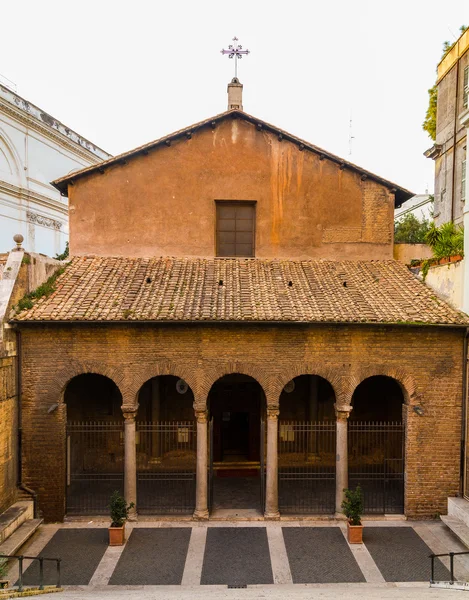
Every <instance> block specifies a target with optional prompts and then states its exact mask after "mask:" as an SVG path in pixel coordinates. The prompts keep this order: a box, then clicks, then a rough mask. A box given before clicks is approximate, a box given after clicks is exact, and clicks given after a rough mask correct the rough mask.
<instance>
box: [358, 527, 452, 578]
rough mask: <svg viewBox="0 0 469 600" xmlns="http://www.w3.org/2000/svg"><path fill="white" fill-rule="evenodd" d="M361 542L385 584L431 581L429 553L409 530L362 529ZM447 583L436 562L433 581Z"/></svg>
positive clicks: (446, 574)
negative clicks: (444, 581) (386, 582)
mask: <svg viewBox="0 0 469 600" xmlns="http://www.w3.org/2000/svg"><path fill="white" fill-rule="evenodd" d="M363 541H364V543H365V545H366V547H367V548H368V551H369V552H370V554H371V556H372V557H373V560H374V561H375V563H376V565H377V566H378V569H379V570H380V571H381V573H382V575H383V577H384V579H385V580H386V581H430V559H429V558H428V557H429V555H430V554H432V551H431V550H430V548H429V547H428V546H427V544H426V543H425V542H424V541H423V540H422V538H421V537H420V536H419V535H418V534H417V533H416V532H415V531H414V530H413V529H412V527H401V528H396V527H365V528H364V529H363ZM448 579H449V571H448V569H447V568H446V567H445V566H444V565H443V563H442V562H441V561H440V560H439V559H437V560H436V561H435V580H438V581H442V580H448Z"/></svg>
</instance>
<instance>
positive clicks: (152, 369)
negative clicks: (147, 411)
mask: <svg viewBox="0 0 469 600" xmlns="http://www.w3.org/2000/svg"><path fill="white" fill-rule="evenodd" d="M161 375H172V376H174V377H179V378H180V379H184V381H185V382H186V383H187V384H188V386H189V387H190V388H191V390H192V393H193V394H194V398H195V397H196V390H197V380H196V375H195V369H194V368H193V367H191V366H188V365H187V363H178V362H173V361H169V360H157V361H154V362H152V363H151V364H150V365H146V366H145V368H143V369H141V370H140V371H137V372H136V373H135V374H134V375H133V376H132V379H131V381H130V382H129V385H128V386H127V390H128V395H127V401H128V402H133V403H134V404H135V406H136V405H137V404H138V394H139V392H140V390H141V388H142V386H143V384H145V383H146V382H147V381H149V380H150V379H153V378H154V377H160V376H161Z"/></svg>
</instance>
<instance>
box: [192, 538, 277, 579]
mask: <svg viewBox="0 0 469 600" xmlns="http://www.w3.org/2000/svg"><path fill="white" fill-rule="evenodd" d="M273 582H274V579H273V575H272V566H271V564H270V554H269V544H268V542H267V531H266V529H265V527H209V528H208V530H207V543H206V546H205V554H204V563H203V567H202V578H201V582H200V583H201V584H202V585H207V584H212V585H216V584H219V585H244V584H247V585H252V584H261V583H264V584H265V583H273Z"/></svg>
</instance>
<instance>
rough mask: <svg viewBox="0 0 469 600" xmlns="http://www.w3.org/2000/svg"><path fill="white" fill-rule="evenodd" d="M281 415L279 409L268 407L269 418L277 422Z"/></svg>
mask: <svg viewBox="0 0 469 600" xmlns="http://www.w3.org/2000/svg"><path fill="white" fill-rule="evenodd" d="M279 414H280V410H279V409H278V408H277V407H269V406H268V407H267V418H268V419H272V420H277V419H278V416H279Z"/></svg>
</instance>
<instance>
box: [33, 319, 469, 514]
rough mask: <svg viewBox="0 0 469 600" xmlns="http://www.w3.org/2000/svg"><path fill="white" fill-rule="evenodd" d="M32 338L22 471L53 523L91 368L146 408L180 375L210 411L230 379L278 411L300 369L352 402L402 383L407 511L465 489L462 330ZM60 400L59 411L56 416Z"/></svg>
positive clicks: (167, 331)
mask: <svg viewBox="0 0 469 600" xmlns="http://www.w3.org/2000/svg"><path fill="white" fill-rule="evenodd" d="M22 332H23V333H22V340H23V345H22V347H23V356H22V358H23V398H22V402H23V431H24V446H23V448H24V456H23V469H24V472H23V475H24V481H25V483H26V484H27V485H29V486H30V487H32V488H33V489H34V490H36V491H37V492H38V494H39V505H40V508H41V510H43V511H44V515H45V518H46V519H47V520H49V521H54V520H61V519H63V517H64V513H65V494H64V492H65V423H66V419H67V415H66V406H65V405H64V404H63V392H64V389H65V387H66V384H67V382H68V381H69V380H70V379H71V378H73V377H74V376H76V375H78V374H80V373H83V372H94V373H99V374H102V375H106V376H108V377H110V378H111V379H112V380H113V381H114V382H115V383H116V384H117V386H118V387H119V389H120V391H121V393H122V397H123V403H125V404H126V405H129V404H130V405H132V404H135V403H136V399H137V396H138V391H139V389H140V387H141V386H142V385H143V383H144V382H145V381H147V380H148V379H150V378H151V377H154V376H157V375H164V374H170V375H175V376H177V377H182V378H183V379H185V380H186V381H187V382H188V384H189V385H190V387H191V389H192V391H193V393H194V402H195V405H196V407H197V409H198V410H204V409H205V406H206V400H207V396H208V393H209V391H210V388H211V386H212V384H213V383H214V382H215V381H216V380H217V379H218V378H219V377H221V376H223V375H225V374H228V373H232V372H241V373H243V374H246V375H250V376H253V377H255V378H256V379H257V381H259V383H260V384H261V385H262V387H263V389H264V392H265V395H266V399H267V402H268V403H269V405H271V406H275V404H277V405H278V401H279V398H280V394H281V391H282V389H283V386H284V385H285V383H287V382H288V381H289V380H290V379H292V378H293V377H295V376H297V375H301V374H317V375H320V376H322V377H324V378H325V379H327V380H328V381H329V382H330V383H331V385H332V386H333V388H334V390H335V395H336V402H337V403H339V404H347V403H349V402H350V401H351V398H352V394H353V391H354V389H355V388H356V386H357V385H358V384H359V383H360V382H361V381H362V380H363V379H365V378H366V377H369V376H372V375H388V376H392V377H394V378H396V379H397V380H398V381H399V382H400V384H401V386H402V387H403V389H404V394H405V397H406V406H405V409H404V419H405V423H406V492H405V511H406V514H407V515H408V516H411V517H422V518H423V517H429V516H432V515H434V514H436V513H437V512H441V513H444V512H446V499H447V497H448V496H454V495H456V494H457V493H458V490H459V460H460V434H461V401H462V356H463V337H464V332H463V331H462V330H456V329H443V328H430V327H427V328H423V327H400V328H399V327H378V326H376V327H370V326H355V327H353V326H350V327H341V326H326V325H323V326H319V325H318V326H308V325H305V326H289V325H285V326H257V325H244V326H242V325H235V324H233V325H231V326H230V325H223V326H222V325H219V326H215V325H213V326H212V325H208V324H206V325H203V324H200V325H198V326H196V325H185V326H183V325H181V326H176V325H175V326H159V327H156V326H155V327H150V326H144V325H142V326H132V327H129V326H115V327H109V326H105V325H103V326H96V327H88V326H75V327H74V326H70V327H68V328H66V327H63V326H59V325H57V326H50V327H46V326H44V327H42V326H41V327H34V328H32V327H31V328H27V327H24V328H22ZM376 402H380V398H376ZM55 403H58V404H59V408H58V409H57V410H55V411H53V412H51V413H49V412H48V409H49V408H50V406H52V405H53V404H55ZM414 406H420V407H421V408H422V409H423V415H422V416H420V415H418V414H417V413H416V412H415V411H414V410H413V407H414Z"/></svg>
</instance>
